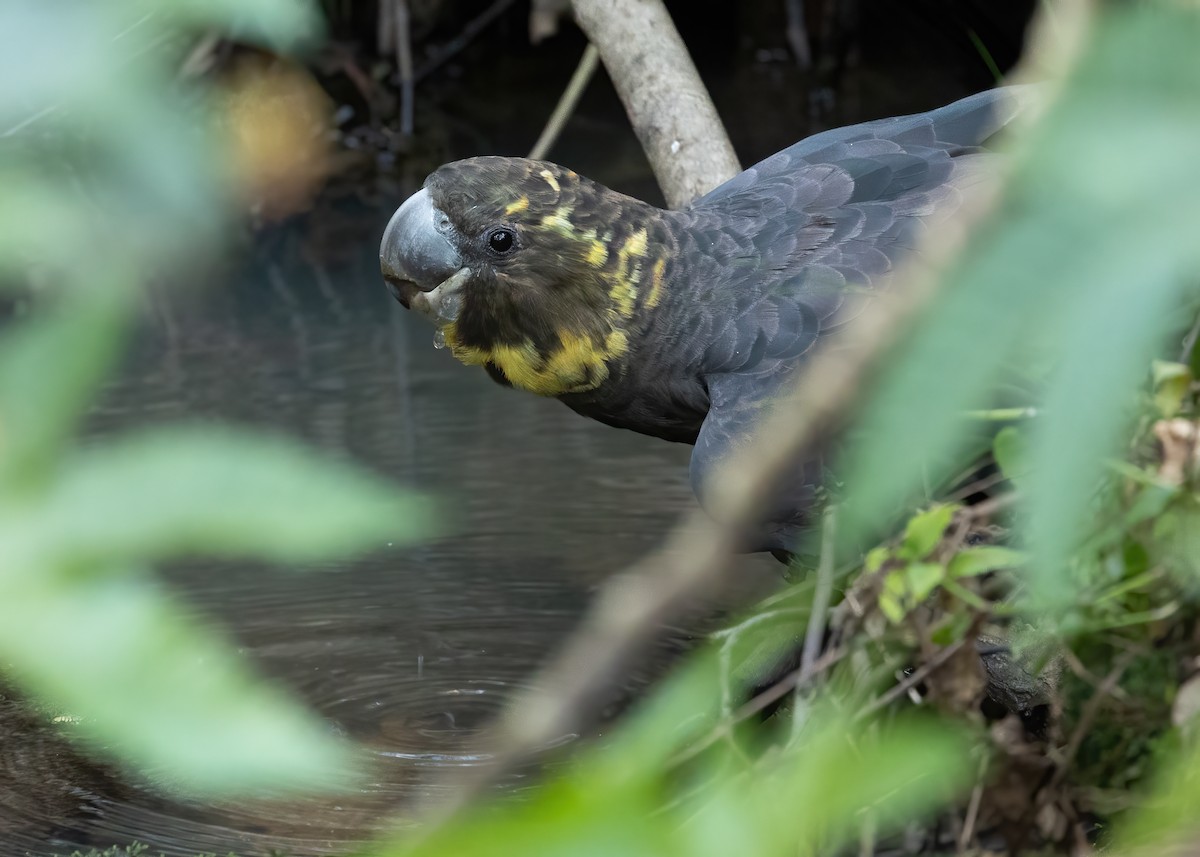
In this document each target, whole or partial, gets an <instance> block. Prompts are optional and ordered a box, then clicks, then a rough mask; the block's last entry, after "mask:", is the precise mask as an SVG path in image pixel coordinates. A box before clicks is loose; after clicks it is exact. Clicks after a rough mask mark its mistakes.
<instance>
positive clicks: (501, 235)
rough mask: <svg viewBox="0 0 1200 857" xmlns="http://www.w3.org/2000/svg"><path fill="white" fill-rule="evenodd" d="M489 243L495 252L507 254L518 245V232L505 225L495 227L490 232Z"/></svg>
mask: <svg viewBox="0 0 1200 857" xmlns="http://www.w3.org/2000/svg"><path fill="white" fill-rule="evenodd" d="M487 243H488V247H490V248H491V250H492V252H493V253H496V254H498V255H500V256H507V255H508V254H509V253H511V252H512V251H513V248H515V247H516V246H517V234H516V233H515V232H513V231H512V230H511V229H507V228H505V227H500V228H499V229H493V230H492V231H491V232H489V233H488V236H487Z"/></svg>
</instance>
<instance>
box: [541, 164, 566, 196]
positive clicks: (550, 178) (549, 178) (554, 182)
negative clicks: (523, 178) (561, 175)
mask: <svg viewBox="0 0 1200 857" xmlns="http://www.w3.org/2000/svg"><path fill="white" fill-rule="evenodd" d="M538 175H540V176H541V177H542V178H544V179H545V180H546V184H548V185H550V187H552V188H554V192H555V193H561V192H562V188H560V187H559V186H558V179H556V178H555V177H554V173H552V172H550V171H549V170H542V171H541V172H540V173H538Z"/></svg>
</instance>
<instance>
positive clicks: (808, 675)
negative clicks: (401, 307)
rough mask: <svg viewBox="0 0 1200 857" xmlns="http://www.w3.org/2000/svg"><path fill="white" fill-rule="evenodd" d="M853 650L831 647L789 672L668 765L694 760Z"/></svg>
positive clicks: (675, 765) (693, 743) (677, 755)
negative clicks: (745, 721) (808, 665)
mask: <svg viewBox="0 0 1200 857" xmlns="http://www.w3.org/2000/svg"><path fill="white" fill-rule="evenodd" d="M849 653H850V650H849V649H847V648H841V649H830V650H829V651H827V652H825V654H823V655H821V657H819V658H817V660H816V661H815V662H814V663H813V665H812V667H811V668H809V669H808V670H803V669H797V670H793V671H792V672H790V673H788V674H787V675H786V676H784V677H783V678H781V679H780V680H779V681H777V682H775V684H773V685H771V686H770V687H769V688H767V689H766V690H764V691H763V692H762V693H760V694H759V695H758V696H756V697H754V698H753V699H751V700H750V701H749V702H747V703H746V704H745V705H743V706H742V707H741V708H739V709H738V710H737V711H735V712H733V714H731V715H730V716H729V718H728V719H726V720H723V721H721V722H720V723H718V724H717V725H716V726H714V727H713V728H712V730H711V731H709V732H708V734H706V735H705V736H704V737H702V738H699V739H697V740H696V741H693V742H692V743H691V744H690V745H688V746H687V748H685V749H684V750H681V751H680V752H679V753H677V754H676V755H675V756H673V757H672V758H671V760H670V761H669V762H668V763H667V764H668V766H669V767H672V768H673V767H678V766H679V765H681V764H683V763H684V762H686V761H687V760H688V759H693V758H695V757H696V756H699V755H700V754H701V753H703V752H704V751H705V750H707V749H708V748H709V747H711V746H712V745H713V744H715V743H717V742H718V741H720V740H721V739H722V738H724V737H726V736H727V735H728V734H729V731H730V730H731V729H732V728H733V727H734V726H736V725H737V724H739V723H741V722H742V721H743V720H748V719H749V718H751V717H753V716H754V715H756V714H758V713H759V712H760V711H762V710H763V709H764V708H766V707H767V706H768V705H770V704H771V703H773V702H777V701H778V700H780V699H783V697H784V696H786V695H787V694H788V692H789V691H791V690H794V689H797V688H800V687H803V686H804V685H806V684H808V683H809V682H810V681H812V680H813V679H814V678H816V677H817V676H819V675H820V674H821V673H823V672H825V671H826V670H828V669H830V668H831V667H833V666H835V665H836V664H837V663H839V662H840V661H841V660H842V659H843V658H844V657H846V655H848V654H849Z"/></svg>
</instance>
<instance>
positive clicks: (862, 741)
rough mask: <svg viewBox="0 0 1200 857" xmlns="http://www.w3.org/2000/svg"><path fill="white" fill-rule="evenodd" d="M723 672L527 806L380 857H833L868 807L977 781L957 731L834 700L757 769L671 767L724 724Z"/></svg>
mask: <svg viewBox="0 0 1200 857" xmlns="http://www.w3.org/2000/svg"><path fill="white" fill-rule="evenodd" d="M710 667H711V664H710ZM713 672H714V671H713V670H711V669H708V670H706V669H702V668H700V666H699V664H693V667H692V669H690V670H689V671H688V672H687V673H686V674H685V676H683V677H680V678H677V680H676V681H674V682H673V683H671V684H670V685H669V688H668V689H667V690H666V691H665V692H664V693H662V694H660V696H659V697H658V698H657V699H655V700H653V701H651V703H650V705H649V706H648V708H647V710H646V712H644V713H643V714H642V715H641V716H640V717H636V718H634V720H633V721H632V722H630V723H627V724H626V725H625V726H624V727H623V728H622V730H621V731H619V732H618V733H617V735H616V736H614V738H613V739H612V740H611V741H609V742H606V743H605V744H604V745H602V746H601V747H599V748H597V749H595V750H593V751H591V752H589V753H587V754H585V755H583V756H582V757H581V758H580V759H578V760H577V761H576V763H575V765H574V767H573V768H572V770H570V771H569V772H568V773H567V774H565V775H563V776H561V777H559V778H557V779H555V780H552V781H551V782H549V783H547V784H546V785H544V786H542V787H540V788H539V789H538V791H537V792H536V793H535V794H534V795H532V796H531V797H530V798H529V799H528V800H526V801H523V802H522V803H521V804H520V805H516V806H512V805H510V806H508V807H507V808H505V809H504V810H499V809H495V808H493V809H483V810H476V811H474V812H472V813H471V814H470V815H469V816H467V817H464V818H463V819H461V820H456V821H455V822H454V823H452V824H448V825H445V826H443V827H442V828H440V829H439V830H437V831H436V832H434V833H433V834H432V835H430V836H428V837H426V838H423V839H421V840H420V841H419V842H418V843H416V844H415V845H413V844H407V845H406V844H404V843H397V844H395V845H393V846H391V847H385V848H383V849H382V853H384V854H390V855H405V857H416V855H426V854H428V855H434V854H457V855H463V857H485V855H493V854H495V855H501V854H504V855H507V854H526V855H543V854H544V855H556V857H558V856H559V855H609V854H622V855H646V857H650V855H654V857H663V855H680V857H684V855H686V856H687V857H708V855H712V857H724V855H729V854H754V855H756V857H770V855H781V857H782V855H794V854H805V853H814V852H815V851H816V850H817V849H818V847H819V848H820V849H821V850H822V851H823V852H824V853H834V852H835V851H836V850H837V849H838V848H839V847H840V846H843V845H845V844H846V843H847V842H848V841H850V839H851V838H852V836H853V832H854V830H855V829H857V827H858V826H859V825H860V824H862V823H863V822H864V820H865V815H864V814H865V813H869V814H870V822H872V823H874V824H875V825H876V826H877V829H878V830H879V831H880V832H881V833H886V832H889V831H892V830H895V829H896V827H897V826H898V825H899V824H900V823H901V822H906V821H909V820H911V819H912V818H914V817H916V816H919V815H920V814H922V813H923V812H926V811H929V810H931V809H932V808H934V807H935V806H937V805H938V804H939V803H940V802H942V801H944V800H946V799H947V798H949V797H951V796H953V795H954V794H955V793H956V792H957V791H958V790H959V789H960V788H961V787H962V785H963V783H964V782H965V777H966V775H967V773H968V769H969V767H970V765H969V764H968V761H967V760H968V754H967V753H966V752H965V746H966V745H965V743H964V741H963V736H962V735H960V734H959V733H958V732H957V731H956V730H953V729H947V728H945V727H944V726H935V725H934V724H933V723H931V722H929V721H915V720H914V721H907V722H902V723H891V724H888V725H886V726H881V725H879V724H870V723H866V722H859V723H855V722H853V719H852V718H849V717H847V716H845V714H846V713H845V711H844V710H840V709H839V707H838V706H837V705H835V704H833V703H832V701H831V700H830V699H825V700H823V701H818V702H816V703H814V704H813V707H812V708H811V710H809V711H808V712H807V714H806V719H805V722H804V726H803V728H802V729H801V730H800V731H799V733H798V735H797V736H796V738H795V739H794V740H793V741H792V742H791V743H790V744H789V745H788V747H787V748H786V749H784V750H782V751H781V752H779V753H778V754H776V755H774V756H773V757H770V758H768V759H764V760H760V761H759V762H758V763H757V764H755V765H754V766H753V767H745V768H743V767H742V765H743V764H744V758H743V757H738V756H736V754H732V753H728V752H723V751H718V752H713V753H711V754H709V755H708V756H706V757H704V758H703V761H701V762H697V763H696V764H695V765H694V767H693V769H692V770H691V772H690V773H688V774H684V773H682V772H680V771H677V770H675V771H672V769H671V768H670V766H669V765H667V764H666V761H667V759H668V758H669V757H670V756H671V755H672V754H673V753H677V752H679V751H682V750H684V749H685V748H686V747H687V746H688V745H689V742H690V741H691V740H693V739H694V738H695V736H696V734H697V730H698V729H700V728H701V727H702V726H704V725H705V724H708V725H711V724H712V721H711V718H710V717H708V716H705V715H697V713H696V712H697V709H700V710H701V711H703V710H706V709H708V708H709V707H710V706H711V702H712V700H713V699H714V698H715V697H716V696H717V695H718V694H717V692H716V688H714V687H713ZM652 738H653V739H656V740H651V739H652ZM676 790H679V793H677V791H676Z"/></svg>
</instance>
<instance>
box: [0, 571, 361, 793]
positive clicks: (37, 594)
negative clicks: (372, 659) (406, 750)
mask: <svg viewBox="0 0 1200 857" xmlns="http://www.w3.org/2000/svg"><path fill="white" fill-rule="evenodd" d="M30 571H33V570H32V569H31V570H30ZM0 598H2V599H3V602H4V608H5V610H4V621H3V622H0V659H2V660H3V661H5V662H7V663H8V668H9V669H11V670H12V671H13V672H14V673H15V675H16V676H17V677H18V678H20V679H21V680H22V682H23V684H25V686H26V687H27V688H29V689H31V690H33V691H34V692H36V693H37V694H38V696H39V697H40V698H41V699H42V700H44V701H45V702H47V703H49V704H50V705H52V706H54V707H56V708H58V709H59V710H61V711H63V712H64V713H69V714H72V715H78V716H80V717H81V718H82V720H81V722H80V723H79V724H78V725H77V726H76V729H77V730H78V732H79V734H80V735H81V737H83V738H84V739H85V740H86V741H87V743H88V744H89V745H90V746H92V747H93V748H94V749H96V750H100V751H102V752H103V753H105V754H106V755H108V756H110V757H111V758H114V759H115V760H116V761H119V762H121V763H123V764H125V765H127V766H133V767H134V768H136V769H137V770H139V771H140V772H142V773H145V774H148V775H149V776H151V778H152V779H153V780H155V781H157V782H160V783H162V784H167V785H170V786H173V787H176V788H180V789H183V790H186V791H189V792H197V793H204V792H210V791H214V790H218V789H220V790H244V791H252V790H256V789H263V788H270V789H278V790H290V789H302V788H308V789H312V788H319V787H334V786H337V785H339V784H344V783H345V782H346V781H345V779H344V777H345V774H346V771H347V770H348V769H347V761H348V758H349V755H348V750H347V749H346V748H345V747H343V746H342V745H341V744H340V743H339V742H336V741H335V740H334V739H333V737H332V732H331V731H330V730H329V729H328V728H327V727H326V726H325V725H324V724H322V722H321V721H320V720H319V719H317V718H316V717H315V716H313V715H310V714H306V713H305V712H304V711H303V710H302V709H300V708H299V707H298V706H296V705H295V704H294V703H292V702H291V701H289V700H288V699H287V698H286V697H285V696H284V695H283V694H282V693H280V692H278V691H276V690H274V689H273V688H271V687H270V686H269V685H267V684H265V683H263V682H262V681H261V679H259V678H258V677H256V676H254V675H252V674H251V672H250V671H249V670H248V669H247V668H246V667H245V665H244V664H243V663H242V662H241V661H240V660H239V659H238V658H237V656H236V655H234V654H233V649H232V647H231V646H230V645H229V643H228V642H227V641H224V640H220V639H219V638H217V637H216V636H215V635H213V634H212V633H211V632H208V631H206V630H205V629H204V628H202V627H201V626H200V625H198V624H197V623H196V622H195V621H194V620H192V619H191V618H190V617H189V616H188V615H187V614H185V613H183V612H182V611H181V610H179V609H178V608H177V607H175V606H174V605H173V604H172V603H171V601H170V599H169V598H168V597H167V596H166V594H165V593H164V592H163V591H162V590H161V589H160V588H159V587H158V586H157V585H156V584H155V583H154V581H153V580H152V579H151V578H150V577H148V576H146V575H142V574H136V573H134V574H130V573H128V570H125V573H122V574H120V575H106V576H103V577H98V578H92V579H88V580H79V579H73V580H71V581H70V582H69V584H68V583H67V582H64V581H63V579H62V578H61V577H59V576H56V575H53V574H26V575H24V576H22V577H20V578H17V579H14V578H13V577H12V575H6V576H5V578H3V579H2V580H0Z"/></svg>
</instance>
